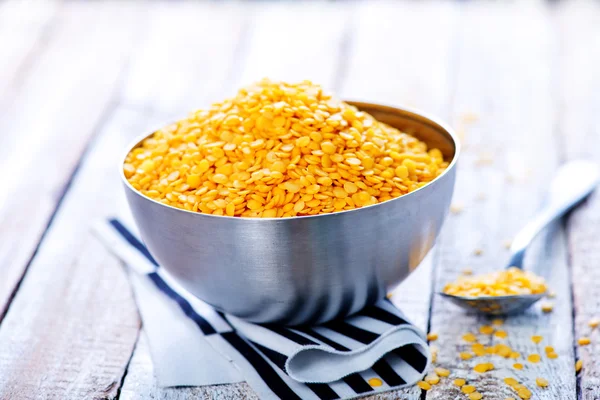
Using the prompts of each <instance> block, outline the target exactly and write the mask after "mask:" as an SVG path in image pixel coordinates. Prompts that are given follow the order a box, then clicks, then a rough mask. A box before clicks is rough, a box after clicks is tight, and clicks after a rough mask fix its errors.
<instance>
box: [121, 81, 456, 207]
mask: <svg viewBox="0 0 600 400" xmlns="http://www.w3.org/2000/svg"><path fill="white" fill-rule="evenodd" d="M447 166H448V163H447V162H446V161H444V159H443V155H442V153H441V151H440V150H439V149H436V148H433V149H428V148H427V145H426V144H425V143H424V142H421V141H419V140H418V139H417V138H416V137H414V136H411V135H409V134H407V133H404V132H400V131H399V130H398V129H395V128H393V127H391V126H389V125H386V124H384V123H382V122H379V121H377V120H376V119H375V118H373V117H372V116H371V115H369V114H367V113H365V112H362V111H359V110H358V109H357V108H356V107H353V106H351V105H349V104H347V103H345V102H343V101H341V100H338V99H336V98H334V97H332V95H330V94H328V93H326V92H325V91H324V90H323V89H322V88H321V87H320V86H318V85H315V84H312V83H311V82H309V81H304V82H301V83H296V84H289V83H283V82H272V81H269V80H263V81H260V82H258V83H256V84H253V85H251V86H248V87H246V88H243V89H241V90H239V92H238V93H237V95H236V96H235V97H233V98H231V99H228V100H225V101H222V102H220V103H215V104H213V105H212V106H211V107H210V108H209V109H208V110H199V111H196V112H193V113H191V115H190V116H189V117H188V118H186V119H182V120H180V121H178V122H176V123H174V124H171V125H169V126H166V127H164V128H162V129H160V130H158V131H156V132H155V133H154V134H153V135H151V136H150V137H148V138H146V139H145V140H143V141H142V143H141V144H140V145H139V146H138V147H136V148H134V149H133V150H132V151H131V152H130V153H129V154H128V155H127V157H126V160H125V163H124V165H123V171H124V174H125V177H126V178H127V180H128V181H129V183H130V184H131V185H132V186H133V187H134V188H135V189H136V190H138V191H140V192H141V193H142V194H144V195H145V196H147V197H150V198H152V199H154V200H156V201H159V202H161V203H164V204H167V205H170V206H174V207H178V208H182V209H186V210H189V211H195V212H200V213H205V214H213V215H227V216H239V217H292V216H302V215H316V214H324V213H332V212H336V211H343V210H351V209H355V208H360V207H364V206H368V205H372V204H376V203H381V202H384V201H386V200H391V199H393V198H396V197H399V196H402V195H404V194H407V193H409V192H412V191H414V190H416V189H418V188H420V187H422V186H424V185H426V184H427V183H429V182H431V181H432V180H433V179H435V178H436V177H437V176H439V175H440V174H441V173H442V172H443V171H444V169H445V168H446V167H447Z"/></svg>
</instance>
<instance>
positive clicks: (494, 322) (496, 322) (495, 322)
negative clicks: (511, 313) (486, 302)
mask: <svg viewBox="0 0 600 400" xmlns="http://www.w3.org/2000/svg"><path fill="white" fill-rule="evenodd" d="M492 325H494V326H502V325H504V320H502V319H500V318H497V319H494V320H492Z"/></svg>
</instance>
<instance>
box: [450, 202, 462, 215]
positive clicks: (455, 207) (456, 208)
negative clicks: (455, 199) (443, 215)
mask: <svg viewBox="0 0 600 400" xmlns="http://www.w3.org/2000/svg"><path fill="white" fill-rule="evenodd" d="M463 208H464V207H463V206H462V205H461V204H451V205H450V212H451V213H452V214H460V213H461V212H462V211H463Z"/></svg>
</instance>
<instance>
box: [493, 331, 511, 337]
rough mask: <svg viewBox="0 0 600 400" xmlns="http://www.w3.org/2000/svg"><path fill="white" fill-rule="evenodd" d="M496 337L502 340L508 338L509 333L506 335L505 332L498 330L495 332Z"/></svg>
mask: <svg viewBox="0 0 600 400" xmlns="http://www.w3.org/2000/svg"><path fill="white" fill-rule="evenodd" d="M494 336H496V337H498V338H500V339H504V338H506V337H507V336H508V333H506V331H503V330H498V331H496V332H494Z"/></svg>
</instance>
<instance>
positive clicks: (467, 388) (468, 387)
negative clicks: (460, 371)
mask: <svg viewBox="0 0 600 400" xmlns="http://www.w3.org/2000/svg"><path fill="white" fill-rule="evenodd" d="M460 390H461V391H462V392H463V393H465V394H469V393H473V392H474V391H475V390H477V389H476V388H475V386H473V385H463V386H462V387H461V388H460Z"/></svg>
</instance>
